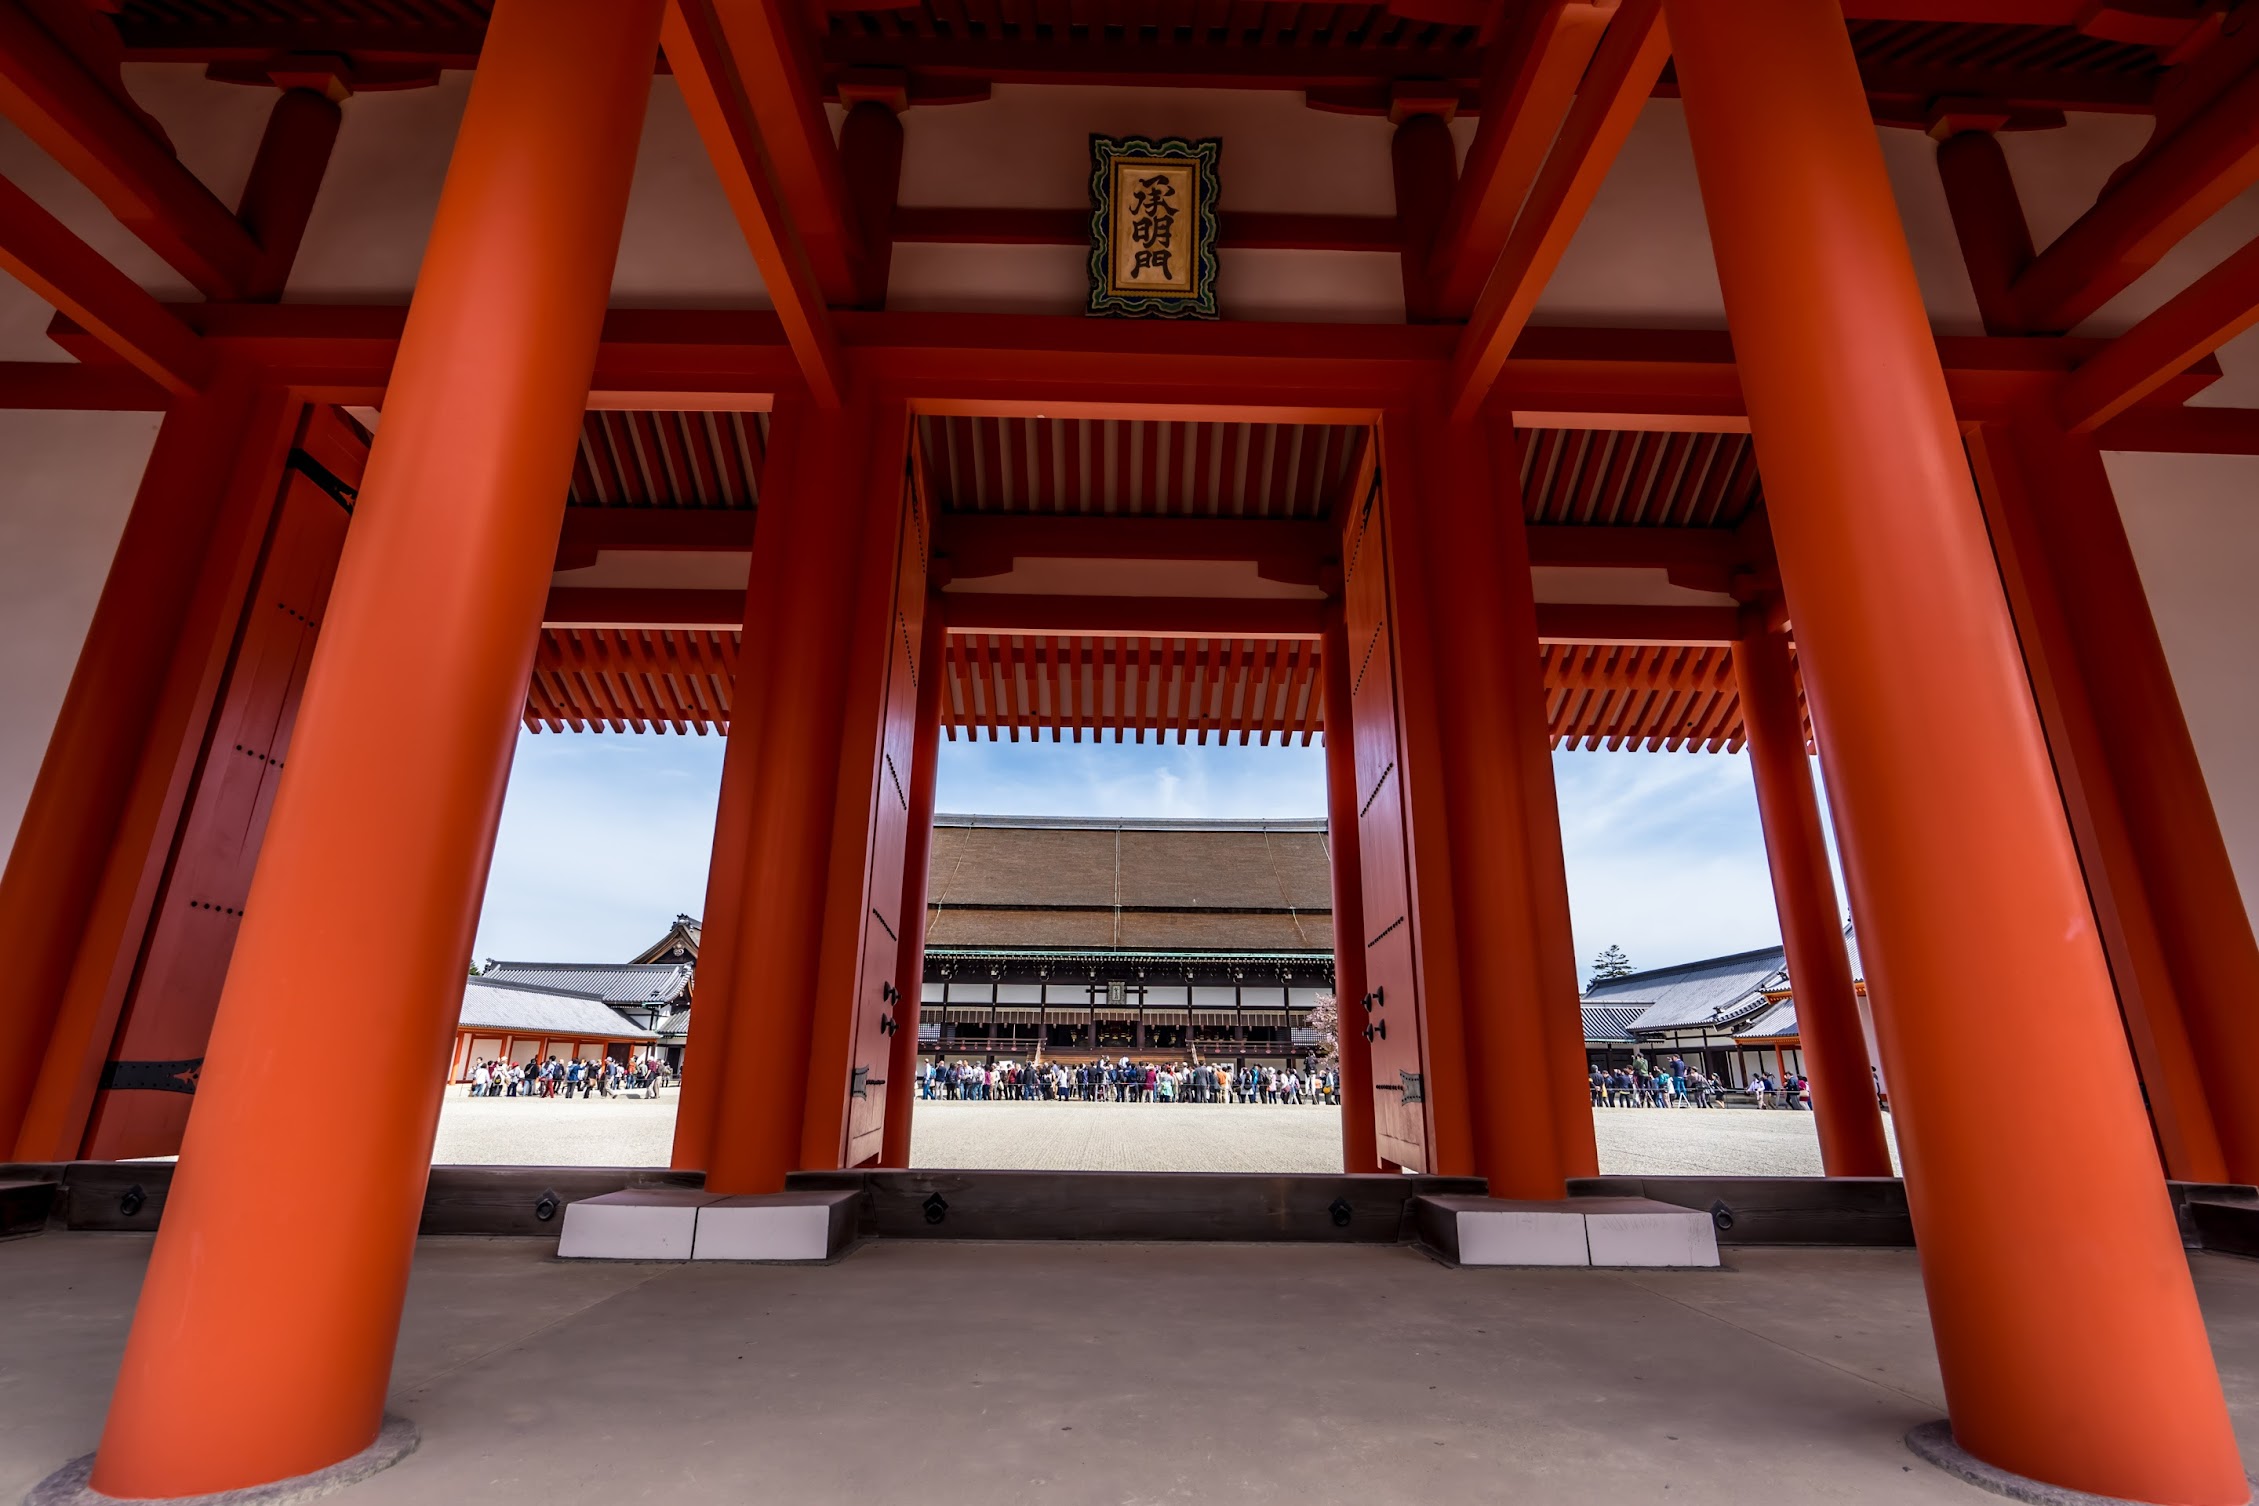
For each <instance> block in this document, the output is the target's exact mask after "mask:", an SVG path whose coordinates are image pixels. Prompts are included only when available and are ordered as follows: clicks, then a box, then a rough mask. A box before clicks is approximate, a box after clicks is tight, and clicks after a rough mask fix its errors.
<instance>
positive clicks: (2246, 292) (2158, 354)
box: [2055, 240, 2259, 434]
mask: <svg viewBox="0 0 2259 1506" xmlns="http://www.w3.org/2000/svg"><path fill="white" fill-rule="evenodd" d="M2253 324H2259V240H2255V241H2253V242H2251V243H2250V244H2249V245H2247V246H2245V247H2244V248H2243V249H2242V250H2240V251H2238V252H2236V253H2235V254H2234V255H2232V256H2230V257H2229V258H2228V259H2227V260H2226V261H2223V262H2221V263H2220V264H2219V265H2218V266H2216V267H2214V268H2213V269H2212V270H2211V271H2209V272H2207V273H2205V274H2204V275H2203V276H2202V277H2199V278H2198V279H2196V281H2194V282H2192V283H2190V284H2189V285H2188V286H2187V287H2186V288H2184V289H2182V290H2181V291H2180V292H2179V293H2177V294H2175V295H2174V296H2173V297H2171V298H2170V299H2167V300H2166V301H2165V303H2164V304H2163V305H2161V306H2160V307H2158V308H2157V309H2156V310H2155V311H2154V312H2152V313H2151V314H2150V315H2149V316H2148V317H2147V318H2145V319H2143V320H2142V321H2141V322H2140V323H2138V324H2136V325H2135V326H2134V327H2133V328H2132V329H2129V330H2127V331H2126V332H2125V333H2124V334H2122V335H2120V336H2118V337H2117V338H2116V339H2115V340H2112V341H2111V342H2110V343H2109V344H2108V345H2105V346H2104V347H2103V348H2102V349H2101V350H2100V351H2098V352H2096V353H2095V354H2094V355H2093V356H2092V357H2090V358H2089V359H2088V360H2086V361H2085V362H2083V363H2081V364H2080V366H2079V368H2078V370H2076V371H2074V372H2072V373H2071V376H2070V379H2069V380H2068V381H2066V382H2065V383H2064V384H2063V390H2062V391H2061V392H2059V393H2058V394H2056V398H2055V416H2056V418H2057V419H2059V420H2060V421H2061V422H2062V424H2063V426H2064V427H2065V428H2067V429H2069V430H2071V431H2072V432H2073V433H2078V434H2083V433H2087V432H2089V431H2091V430H2093V429H2095V428H2097V427H2099V426H2100V425H2102V424H2105V423H2107V422H2109V421H2110V420H2111V419H2113V418H2116V417H2117V416H2118V415H2119V414H2121V413H2123V412H2125V411H2126V410H2127V409H2128V408H2131V407H2132V406H2133V405H2134V404H2135V403H2138V402H2140V401H2141V400H2142V399H2143V398H2145V397H2147V396H2149V395H2150V394H2151V393H2153V392H2155V391H2157V390H2158V389H2159V388H2160V387H2163V386H2164V385H2165V384H2166V383H2167V382H2169V381H2171V380H2172V379H2173V378H2174V377H2176V376H2178V375H2180V373H2182V372H2183V371H2186V370H2187V369H2188V368H2189V367H2190V366H2192V365H2194V364H2195V363H2196V362H2198V361H2201V360H2202V359H2204V357H2206V356H2208V355H2210V354H2211V353H2212V352H2214V351H2216V350H2218V349H2219V348H2220V347H2221V346H2223V345H2225V344H2227V343H2228V341H2230V340H2232V339H2234V338H2235V337H2236V336H2237V335H2240V334H2242V333H2243V332H2244V331H2245V330H2247V329H2249V328H2251V326H2252V325H2253Z"/></svg>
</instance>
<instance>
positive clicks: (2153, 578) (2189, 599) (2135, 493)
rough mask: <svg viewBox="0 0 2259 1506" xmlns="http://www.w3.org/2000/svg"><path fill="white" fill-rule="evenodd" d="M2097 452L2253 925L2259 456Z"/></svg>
mask: <svg viewBox="0 0 2259 1506" xmlns="http://www.w3.org/2000/svg"><path fill="white" fill-rule="evenodd" d="M2104 458H2105V460H2106V461H2107V462H2108V465H2109V470H2110V481H2111V485H2112V486H2113V487H2114V488H2115V490H2116V491H2117V494H2118V511H2119V513H2120V515H2121V516H2122V517H2123V518H2124V519H2125V525H2126V534H2127V537H2128V538H2129V539H2130V540H2131V541H2132V544H2133V553H2134V560H2135V562H2136V563H2137V564H2138V565H2139V566H2140V569H2141V580H2142V585H2143V587H2144V588H2145V589H2146V590H2147V592H2148V594H2149V610H2150V613H2151V615H2153V616H2154V617H2155V618H2156V619H2157V632H2158V635H2159V636H2160V637H2161V638H2162V639H2163V640H2164V644H2165V657H2166V660H2167V662H2169V663H2170V664H2171V665H2172V670H2173V687H2174V689H2175V690H2176V691H2177V692H2178V693H2179V695H2180V701H2181V710H2182V711H2183V713H2185V714H2186V716H2187V718H2188V730H2189V734H2190V735H2191V736H2192V737H2193V738H2194V739H2195V740H2196V753H2197V758H2198V760H2199V762H2200V763H2201V764H2202V765H2203V768H2204V782H2205V785H2206V787H2207V788H2208V789H2209V790H2210V791H2211V795H2212V806H2213V809H2214V810H2215V811H2216V812H2217V813H2218V815H2219V819H2220V830H2221V833H2222V835H2224V836H2225V837H2226V838H2227V843H2228V853H2229V856H2230V857H2231V858H2232V859H2233V861H2234V863H2235V872H2236V881H2237V883H2238V884H2239V885H2240V886H2241V888H2242V890H2243V894H2244V907H2245V909H2246V910H2247V911H2250V912H2252V913H2253V914H2254V921H2255V923H2259V905H2255V904H2254V900H2255V899H2259V751H2255V750H2259V597H2255V596H2254V595H2253V593H2252V590H2251V583H2252V581H2254V580H2259V458H2252V457H2248V456H2225V455H2119V454H2113V455H2108V456H2106V457H2104Z"/></svg>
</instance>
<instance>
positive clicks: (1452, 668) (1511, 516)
mask: <svg viewBox="0 0 2259 1506" xmlns="http://www.w3.org/2000/svg"><path fill="white" fill-rule="evenodd" d="M1414 435H1415V442H1414V444H1413V445H1412V447H1411V449H1410V458H1411V459H1412V460H1413V461H1414V463H1415V464H1416V465H1417V467H1418V479H1417V483H1416V486H1415V487H1413V488H1406V487H1404V486H1403V483H1404V481H1405V477H1404V476H1403V474H1402V472H1403V467H1402V465H1399V466H1398V467H1397V469H1396V471H1395V472H1394V473H1392V476H1391V480H1392V482H1394V483H1396V484H1397V486H1398V490H1397V492H1396V495H1397V496H1398V498H1399V499H1400V503H1401V504H1402V512H1401V514H1400V516H1401V517H1402V518H1403V521H1404V523H1405V526H1406V527H1407V528H1415V527H1416V528H1417V529H1418V530H1419V545H1420V550H1421V558H1422V564H1423V568H1424V572H1425V574H1424V583H1425V586H1426V592H1425V598H1426V611H1427V615H1428V619H1429V622H1430V624H1431V626H1432V629H1433V632H1434V644H1435V653H1436V659H1437V667H1438V672H1439V676H1440V679H1441V682H1442V683H1441V686H1440V694H1439V696H1438V710H1439V716H1438V730H1439V732H1440V735H1441V746H1440V752H1441V755H1442V756H1441V759H1440V763H1441V767H1442V771H1443V777H1444V789H1445V798H1446V803H1447V808H1448V811H1449V820H1450V823H1451V843H1450V851H1451V872H1452V882H1453V888H1454V896H1453V904H1454V908H1455V910H1456V911H1457V913H1458V914H1459V915H1460V916H1462V917H1465V918H1466V919H1463V920H1462V923H1461V924H1460V926H1459V927H1458V943H1459V972H1460V988H1461V998H1462V1001H1463V1004H1462V1007H1463V1009H1464V1012H1465V1018H1466V1033H1467V1050H1468V1066H1467V1080H1468V1092H1469V1095H1470V1101H1471V1105H1472V1110H1473V1115H1474V1133H1475V1145H1476V1156H1475V1166H1476V1170H1477V1171H1478V1173H1480V1174H1481V1175H1483V1176H1485V1177H1487V1178H1488V1179H1489V1181H1490V1188H1491V1193H1492V1195H1493V1196H1496V1197H1518V1198H1557V1197H1561V1196H1563V1195H1565V1193H1566V1191H1567V1188H1566V1187H1565V1185H1564V1183H1565V1179H1566V1178H1568V1177H1570V1176H1589V1175H1592V1174H1593V1172H1594V1170H1595V1169H1596V1167H1597V1161H1598V1155H1597V1152H1596V1151H1595V1149H1594V1145H1593V1131H1592V1112H1591V1095H1590V1093H1589V1092H1588V1091H1587V1088H1586V1083H1585V1054H1584V1025H1583V1014H1582V1011H1581V1009H1580V1008H1579V1005H1578V998H1577V986H1576V959H1575V952H1574V943H1573V941H1572V940H1571V937H1570V934H1569V909H1568V879H1567V875H1566V873H1565V871H1564V868H1563V862H1562V857H1561V845H1560V816H1559V812H1558V809H1557V807H1556V804H1555V799H1554V792H1553V765H1552V749H1551V746H1550V741H1549V738H1548V736H1547V733H1546V725H1545V714H1544V706H1545V691H1544V683H1543V679H1542V675H1541V668H1540V665H1539V660H1538V640H1537V605H1536V599H1535V597H1534V596H1533V595H1532V591H1531V584H1530V563H1529V549H1528V544H1527V539H1526V535H1525V533H1524V531H1523V525H1522V512H1521V507H1520V505H1519V502H1518V500H1516V496H1515V488H1514V487H1513V485H1512V484H1511V482H1510V481H1502V480H1501V478H1502V477H1511V476H1513V475H1514V474H1515V471H1514V468H1513V467H1512V464H1511V456H1507V457H1498V456H1494V455H1493V454H1492V448H1491V445H1492V434H1491V432H1490V430H1489V428H1488V427H1487V426H1486V425H1483V424H1480V423H1464V424H1453V423H1448V422H1445V421H1443V420H1442V419H1441V418H1440V417H1434V418H1428V417H1423V418H1422V419H1421V420H1419V421H1418V422H1417V423H1416V426H1415V430H1414ZM1475 917H1479V919H1475Z"/></svg>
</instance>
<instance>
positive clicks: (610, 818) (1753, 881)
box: [473, 733, 1780, 968]
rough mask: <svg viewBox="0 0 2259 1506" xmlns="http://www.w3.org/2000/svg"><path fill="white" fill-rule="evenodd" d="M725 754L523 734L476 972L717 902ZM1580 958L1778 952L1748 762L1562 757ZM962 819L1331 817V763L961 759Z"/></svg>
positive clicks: (611, 939) (1073, 749)
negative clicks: (711, 875) (714, 856)
mask: <svg viewBox="0 0 2259 1506" xmlns="http://www.w3.org/2000/svg"><path fill="white" fill-rule="evenodd" d="M721 762H722V744H721V740H720V739H719V738H715V737H695V736H694V737H676V736H672V735H641V736H626V737H622V736H616V735H607V734H598V733H585V734H577V735H576V734H566V735H562V736H560V735H557V734H553V733H541V734H535V733H524V734H522V735H521V736H520V738H519V740H518V752H517V761H516V764H515V767H514V768H513V769H512V771H511V778H510V791H509V796H508V799H507V801H506V802H505V804H504V806H503V812H502V828H501V833H500V835H499V837H498V839H497V841H496V844H495V853H494V868H493V873H492V876H491V878H490V880H489V883H488V886H487V895H486V906H485V910H484V912H483V913H482V914H481V916H480V918H479V929H478V940H477V943H476V945H475V947H474V949H473V955H474V956H477V957H480V958H486V957H500V958H517V959H531V958H542V959H551V960H560V961H564V960H571V961H598V960H614V959H618V958H624V957H628V956H632V955H633V954H634V953H636V952H638V951H640V950H642V948H643V947H645V946H647V945H648V944H650V943H651V942H653V941H655V940H657V939H658V937H659V935H660V934H661V933H662V932H663V931H664V930H665V929H666V927H667V925H668V923H669V922H670V921H671V920H672V919H673V918H674V916H675V913H676V912H677V911H688V912H690V913H692V914H696V913H697V912H698V910H699V909H700V907H701V906H702V905H703V903H704V900H705V891H706V859H707V852H708V847H709V845H710V844H711V842H712V840H713V823H714V798H715V791H716V788H717V787H718V785H719V783H720V780H721ZM1553 766H1554V777H1555V781H1556V783H1557V785H1558V787H1559V790H1560V799H1561V827H1562V841H1563V846H1564V849H1565V850H1566V852H1567V855H1568V868H1569V903H1570V909H1571V911H1572V912H1573V915H1574V920H1575V926H1576V940H1577V959H1578V963H1579V966H1580V968H1582V967H1586V966H1589V964H1590V962H1591V959H1592V956H1593V954H1594V953H1596V952H1598V951H1599V950H1600V949H1601V948H1602V947H1604V946H1607V945H1609V944H1610V943H1615V944H1617V945H1620V946H1622V947H1623V948H1624V950H1625V951H1626V952H1628V953H1629V954H1630V955H1631V958H1632V960H1633V962H1635V963H1637V964H1639V965H1641V966H1656V965H1660V964H1662V963H1667V962H1679V961H1684V960H1687V959H1689V958H1695V957H1706V956H1712V955H1716V954H1718V953H1722V952H1731V951H1739V950H1742V949H1744V948H1748V947H1756V946H1766V945H1770V944H1772V943H1773V942H1776V941H1778V940H1779V935H1780V933H1779V925H1778V923H1777V922H1776V921H1775V919H1774V916H1773V902H1772V888H1771V883H1770V880H1769V879H1768V878H1767V876H1766V872H1765V850H1764V843H1763V839H1762V837H1761V835H1760V833H1759V831H1758V826H1757V803H1756V798H1755V796H1754V794H1753V793H1752V792H1751V789H1750V783H1749V764H1748V760H1747V759H1745V758H1743V757H1741V756H1740V755H1738V754H1708V753H1559V754H1556V755H1554V760H1553ZM939 803H940V806H941V808H942V809H943V810H945V811H957V812H975V813H981V814H990V815H1029V816H1081V815H1107V816H1317V815H1323V814H1324V813H1325V767H1324V754H1323V752H1322V750H1321V749H1320V748H1319V747H1318V746H1316V745H1314V744H1313V745H1312V746H1311V747H1308V748H1302V747H1289V748H1280V747H1277V746H1273V747H1268V748H1265V747H1259V746H1257V747H1245V748H1242V747H1239V746H1237V745H1233V746H1229V747H1221V748H1219V747H1213V746H1210V747H1200V746H1197V745H1187V746H1183V747H1180V746H1178V745H1176V744H1174V743H1169V744H1164V745H1160V746H1156V745H1154V744H1151V743H1146V744H1143V745H1139V744H1136V743H1120V744H1116V743H1113V742H1105V743H1091V742H1084V743H1072V742H1064V743H1049V742H1045V743H1035V744H1031V743H1024V742H1023V743H1011V742H995V743H991V742H985V741H983V742H977V743H975V742H955V743H950V742H944V743H943V744H942V752H941V784H940V796H939Z"/></svg>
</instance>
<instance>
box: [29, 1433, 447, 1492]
mask: <svg viewBox="0 0 2259 1506" xmlns="http://www.w3.org/2000/svg"><path fill="white" fill-rule="evenodd" d="M422 1441H423V1436H422V1434H420V1433H418V1432H417V1431H416V1425H415V1424H414V1423H412V1422H410V1421H409V1420H408V1419H407V1418H405V1417H395V1416H394V1415H392V1414H391V1413H390V1412H387V1413H386V1414H385V1416H384V1425H383V1426H382V1427H380V1428H378V1429H377V1435H376V1442H374V1443H372V1444H370V1445H369V1446H368V1447H367V1448H365V1449H363V1450H361V1451H360V1452H359V1453H357V1454H355V1455H353V1457H351V1458H350V1459H340V1460H339V1461H338V1462H337V1463H335V1464H332V1465H331V1466H330V1467H329V1468H327V1469H317V1470H315V1471H314V1472H313V1473H312V1474H306V1475H292V1476H291V1477H290V1478H289V1479H287V1480H271V1481H269V1482H268V1483H266V1484H265V1485H246V1486H244V1487H243V1488H242V1489H240V1490H220V1491H214V1492H212V1493H211V1494H209V1495H198V1496H166V1497H164V1500H165V1502H166V1506H290V1503H291V1502H295V1501H311V1500H314V1499H316V1498H318V1497H321V1496H326V1495H331V1494H334V1493H335V1492H337V1491H340V1490H343V1489H344V1488H345V1487H346V1486H348V1485H358V1484H360V1483H361V1482H362V1481H363V1480H366V1479H367V1478H368V1477H369V1476H371V1475H373V1474H375V1473H376V1472H377V1471H378V1470H382V1469H390V1468H391V1467H392V1466H393V1465H395V1464H398V1463H399V1462H400V1461H401V1460H403V1459H405V1458H407V1457H408V1456H409V1455H410V1454H412V1453H414V1452H415V1451H416V1445H417V1444H418V1443H421V1442H422ZM93 1473H94V1456H93V1455H92V1454H87V1455H84V1456H82V1457H80V1458H77V1459H73V1460H72V1461H71V1462H70V1463H68V1464H66V1465H64V1466H63V1467H62V1468H61V1469H59V1470H57V1471H55V1473H53V1474H51V1475H49V1476H48V1477H47V1478H46V1479H44V1480H42V1481H40V1482H39V1483H38V1484H37V1485H35V1486H33V1487H32V1489H31V1494H30V1495H27V1496H25V1497H24V1506H113V1503H114V1506H131V1503H132V1502H133V1501H145V1500H147V1499H148V1498H147V1497H144V1496H135V1497H132V1498H131V1499H130V1500H129V1499H128V1498H127V1497H124V1496H111V1495H104V1494H103V1493H102V1492H101V1491H99V1490H96V1489H95V1488H94V1487H93V1486H91V1485H89V1484H87V1483H86V1482H87V1480H88V1478H89V1477H90V1476H92V1475H93Z"/></svg>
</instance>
